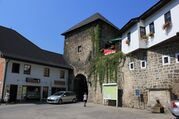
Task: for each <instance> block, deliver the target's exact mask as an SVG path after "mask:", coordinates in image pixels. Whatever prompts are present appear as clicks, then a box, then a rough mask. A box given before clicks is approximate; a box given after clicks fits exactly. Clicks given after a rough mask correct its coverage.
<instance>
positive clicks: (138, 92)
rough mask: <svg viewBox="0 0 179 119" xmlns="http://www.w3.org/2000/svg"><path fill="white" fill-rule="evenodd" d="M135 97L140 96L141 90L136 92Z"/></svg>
mask: <svg viewBox="0 0 179 119" xmlns="http://www.w3.org/2000/svg"><path fill="white" fill-rule="evenodd" d="M135 96H137V97H139V96H140V90H139V89H136V90H135Z"/></svg>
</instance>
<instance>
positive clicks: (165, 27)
mask: <svg viewBox="0 0 179 119" xmlns="http://www.w3.org/2000/svg"><path fill="white" fill-rule="evenodd" d="M171 25H172V24H171V22H169V21H168V22H166V23H165V24H164V25H163V30H166V29H168V28H170V27H171Z"/></svg>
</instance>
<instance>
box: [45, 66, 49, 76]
mask: <svg viewBox="0 0 179 119" xmlns="http://www.w3.org/2000/svg"><path fill="white" fill-rule="evenodd" d="M44 76H45V77H49V76H50V69H49V68H44Z"/></svg>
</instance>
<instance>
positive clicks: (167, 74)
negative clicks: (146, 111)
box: [122, 40, 179, 108]
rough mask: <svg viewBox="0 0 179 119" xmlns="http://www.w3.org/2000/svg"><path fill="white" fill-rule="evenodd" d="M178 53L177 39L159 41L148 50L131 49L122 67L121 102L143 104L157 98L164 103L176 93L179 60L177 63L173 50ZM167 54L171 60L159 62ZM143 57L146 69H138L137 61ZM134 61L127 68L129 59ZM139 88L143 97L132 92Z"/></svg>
mask: <svg viewBox="0 0 179 119" xmlns="http://www.w3.org/2000/svg"><path fill="white" fill-rule="evenodd" d="M176 53H179V41H177V40H175V41H171V42H168V43H162V44H160V45H158V46H155V47H152V48H150V49H148V50H138V51H135V52H133V53H131V54H130V55H129V56H128V57H127V59H126V62H125V65H124V67H123V69H122V71H123V73H124V83H123V91H124V94H123V106H127V107H134V108H146V107H147V106H148V107H151V106H153V105H154V104H155V100H156V99H160V101H161V103H162V104H163V105H164V106H167V105H168V103H169V102H170V99H171V94H172V93H175V94H176V95H178V96H179V63H176V58H175V54H176ZM164 55H169V56H170V61H171V62H170V64H169V65H163V64H162V56H164ZM141 60H146V61H147V67H146V69H141V67H140V61H141ZM130 62H134V70H129V63H130ZM136 89H139V90H140V92H141V94H143V100H142V101H141V98H139V97H138V96H136V95H135V90H136Z"/></svg>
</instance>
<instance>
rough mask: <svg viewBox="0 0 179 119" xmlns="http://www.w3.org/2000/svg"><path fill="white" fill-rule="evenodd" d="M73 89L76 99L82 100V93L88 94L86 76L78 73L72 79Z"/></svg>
mask: <svg viewBox="0 0 179 119" xmlns="http://www.w3.org/2000/svg"><path fill="white" fill-rule="evenodd" d="M74 91H75V93H76V97H77V100H78V101H83V95H84V93H87V95H88V85H87V81H86V77H85V76H84V75H83V74H78V75H77V76H76V77H75V80H74Z"/></svg>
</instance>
